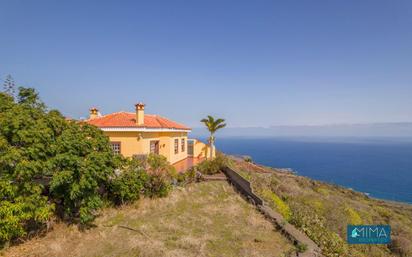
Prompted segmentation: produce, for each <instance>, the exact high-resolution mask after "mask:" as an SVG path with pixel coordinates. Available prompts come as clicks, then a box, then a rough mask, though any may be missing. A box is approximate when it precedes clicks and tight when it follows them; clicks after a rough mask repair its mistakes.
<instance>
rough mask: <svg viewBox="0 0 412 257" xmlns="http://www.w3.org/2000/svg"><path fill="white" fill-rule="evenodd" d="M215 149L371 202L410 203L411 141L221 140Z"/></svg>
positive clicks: (411, 189)
mask: <svg viewBox="0 0 412 257" xmlns="http://www.w3.org/2000/svg"><path fill="white" fill-rule="evenodd" d="M216 147H217V148H218V150H221V151H223V152H225V153H227V154H234V155H248V156H251V157H252V158H253V161H254V162H256V163H260V164H263V165H266V166H271V167H281V168H291V169H293V170H294V171H295V172H297V173H298V174H299V175H303V176H307V177H310V178H313V179H317V180H321V181H325V182H331V183H335V184H338V185H342V186H345V187H349V188H353V189H354V190H357V191H360V192H365V193H368V194H370V196H372V197H376V198H382V199H388V200H394V201H401V202H408V203H412V141H411V140H402V139H386V138H385V139H374V138H337V139H333V138H241V137H239V138H238V137H236V138H229V137H227V138H217V140H216Z"/></svg>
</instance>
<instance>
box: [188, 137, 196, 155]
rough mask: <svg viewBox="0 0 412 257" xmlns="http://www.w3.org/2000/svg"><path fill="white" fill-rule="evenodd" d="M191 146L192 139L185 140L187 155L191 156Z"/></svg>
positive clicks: (192, 144) (192, 143)
mask: <svg viewBox="0 0 412 257" xmlns="http://www.w3.org/2000/svg"><path fill="white" fill-rule="evenodd" d="M193 146H194V142H193V140H190V139H189V140H187V155H189V156H193Z"/></svg>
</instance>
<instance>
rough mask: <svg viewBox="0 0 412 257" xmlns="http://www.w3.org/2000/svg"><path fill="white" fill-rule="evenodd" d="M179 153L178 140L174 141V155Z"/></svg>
mask: <svg viewBox="0 0 412 257" xmlns="http://www.w3.org/2000/svg"><path fill="white" fill-rule="evenodd" d="M178 153H179V139H177V138H176V139H175V154H178Z"/></svg>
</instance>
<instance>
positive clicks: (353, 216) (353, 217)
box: [345, 207, 362, 225]
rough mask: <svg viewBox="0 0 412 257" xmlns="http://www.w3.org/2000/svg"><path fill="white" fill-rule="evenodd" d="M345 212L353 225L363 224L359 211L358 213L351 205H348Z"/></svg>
mask: <svg viewBox="0 0 412 257" xmlns="http://www.w3.org/2000/svg"><path fill="white" fill-rule="evenodd" d="M345 212H346V214H347V215H348V224H351V225H360V224H362V218H361V217H360V215H359V213H357V212H356V211H355V210H354V209H352V208H350V207H346V208H345Z"/></svg>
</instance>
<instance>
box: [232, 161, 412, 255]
mask: <svg viewBox="0 0 412 257" xmlns="http://www.w3.org/2000/svg"><path fill="white" fill-rule="evenodd" d="M230 165H231V166H232V168H234V169H235V170H237V171H239V172H240V174H241V175H242V176H244V177H245V178H246V179H248V180H249V181H251V184H252V187H253V189H254V191H255V192H256V193H257V194H259V195H260V196H261V197H262V198H263V199H264V200H265V201H266V202H267V203H268V204H269V205H271V207H272V208H273V209H276V210H277V211H278V212H279V213H280V214H282V215H283V217H284V218H285V219H286V220H287V221H289V222H290V223H291V224H293V225H294V226H296V227H297V228H299V229H300V230H302V231H303V232H305V233H306V234H307V235H308V236H309V237H310V238H311V239H312V240H313V241H314V242H315V243H317V244H318V245H319V247H320V248H321V249H322V252H323V254H324V255H325V256H328V257H345V256H356V257H370V256H373V257H383V256H402V257H407V256H412V206H410V205H407V204H401V203H392V202H387V201H383V200H377V199H372V198H369V197H367V196H366V195H365V194H362V193H359V192H355V191H353V190H350V189H345V188H343V187H340V186H336V185H331V184H327V183H322V182H319V181H315V180H311V179H309V178H306V177H302V176H297V175H295V174H293V173H290V172H286V171H282V170H277V169H271V168H265V167H261V166H257V165H253V164H250V163H247V162H244V161H233V162H231V163H230ZM347 224H354V225H356V224H389V225H391V228H392V233H391V234H392V236H391V238H392V243H391V244H390V245H348V244H347V243H346V226H347Z"/></svg>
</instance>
